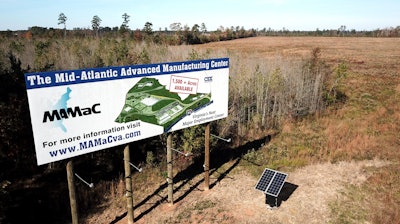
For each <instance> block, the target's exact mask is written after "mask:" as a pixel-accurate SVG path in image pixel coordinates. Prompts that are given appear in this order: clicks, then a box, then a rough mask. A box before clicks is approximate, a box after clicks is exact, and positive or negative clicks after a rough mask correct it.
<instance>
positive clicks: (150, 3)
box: [0, 0, 400, 31]
mask: <svg viewBox="0 0 400 224" xmlns="http://www.w3.org/2000/svg"><path fill="white" fill-rule="evenodd" d="M60 13H64V14H65V16H66V17H67V21H66V27H67V29H73V28H91V21H92V19H93V16H95V15H97V16H99V17H100V19H101V23H100V26H101V27H111V28H112V27H116V26H118V27H119V26H121V24H122V22H123V19H122V15H123V14H124V13H127V14H128V15H129V16H130V21H129V23H128V25H129V28H130V29H143V27H144V24H145V23H146V22H150V23H152V24H153V30H159V29H162V30H165V29H166V28H167V29H168V30H169V29H170V25H171V24H172V23H181V24H182V26H185V25H187V26H189V27H190V28H191V27H192V26H193V25H195V24H198V25H201V24H202V23H204V24H205V25H206V28H207V30H208V31H213V30H216V29H218V28H220V27H221V26H222V27H225V28H227V27H229V28H230V27H232V26H233V27H237V26H239V27H244V28H245V29H246V30H247V29H251V28H254V29H263V28H266V29H269V28H271V29H273V30H282V29H283V28H284V29H287V30H291V31H293V30H302V31H313V30H316V29H319V30H324V29H338V28H339V27H341V26H342V25H344V26H346V29H347V30H352V29H355V30H359V31H362V30H364V31H368V30H375V29H383V28H389V27H397V26H400V1H399V0H197V1H191V0H63V1H61V0H0V30H27V29H28V28H30V27H33V26H40V27H47V28H50V27H53V28H63V25H62V24H61V25H59V24H58V18H59V15H60Z"/></svg>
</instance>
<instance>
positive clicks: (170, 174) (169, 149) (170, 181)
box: [167, 133, 174, 205]
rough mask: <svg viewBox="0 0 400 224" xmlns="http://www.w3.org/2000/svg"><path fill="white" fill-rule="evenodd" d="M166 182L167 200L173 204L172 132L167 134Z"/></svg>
mask: <svg viewBox="0 0 400 224" xmlns="http://www.w3.org/2000/svg"><path fill="white" fill-rule="evenodd" d="M167 172H168V175H167V182H168V202H169V203H170V205H172V204H174V198H173V194H174V182H173V179H172V178H173V167H172V134H170V133H168V136H167Z"/></svg>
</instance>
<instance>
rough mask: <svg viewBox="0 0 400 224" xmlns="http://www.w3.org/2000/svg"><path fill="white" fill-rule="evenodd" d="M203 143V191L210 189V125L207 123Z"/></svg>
mask: <svg viewBox="0 0 400 224" xmlns="http://www.w3.org/2000/svg"><path fill="white" fill-rule="evenodd" d="M204 139H205V142H204V190H209V189H210V123H207V125H206V130H205V137H204Z"/></svg>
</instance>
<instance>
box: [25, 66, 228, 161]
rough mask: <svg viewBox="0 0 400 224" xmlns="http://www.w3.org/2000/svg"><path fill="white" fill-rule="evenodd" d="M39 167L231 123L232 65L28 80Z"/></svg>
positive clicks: (111, 70)
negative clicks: (188, 129)
mask: <svg viewBox="0 0 400 224" xmlns="http://www.w3.org/2000/svg"><path fill="white" fill-rule="evenodd" d="M25 82H26V88H27V94H28V101H29V107H30V115H31V121H32V129H33V136H34V142H35V150H36V157H37V163H38V165H42V164H46V163H50V162H54V161H59V160H63V159H67V158H71V157H74V156H78V155H82V154H86V153H90V152H94V151H97V150H100V149H105V148H109V147H112V146H117V145H121V144H127V143H129V142H133V141H137V140H141V139H145V138H149V137H152V136H156V135H160V134H162V133H165V132H170V131H175V130H179V129H183V128H186V127H190V126H194V125H199V124H202V123H206V122H210V121H214V120H218V119H222V118H225V117H227V116H228V86H229V59H228V58H217V59H208V60H197V61H183V62H170V63H159V64H147V65H130V66H119V67H105V68H90V69H81V70H68V71H54V72H38V73H27V74H25Z"/></svg>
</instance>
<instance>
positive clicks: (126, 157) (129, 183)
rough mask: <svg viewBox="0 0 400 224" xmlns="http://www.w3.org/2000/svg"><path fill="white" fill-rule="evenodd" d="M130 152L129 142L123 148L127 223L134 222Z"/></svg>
mask: <svg viewBox="0 0 400 224" xmlns="http://www.w3.org/2000/svg"><path fill="white" fill-rule="evenodd" d="M129 163H130V153H129V144H128V145H126V146H125V148H124V167H125V187H126V207H127V210H128V213H127V218H128V223H129V224H132V223H134V217H133V190H132V176H131V166H130V164H129Z"/></svg>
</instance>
